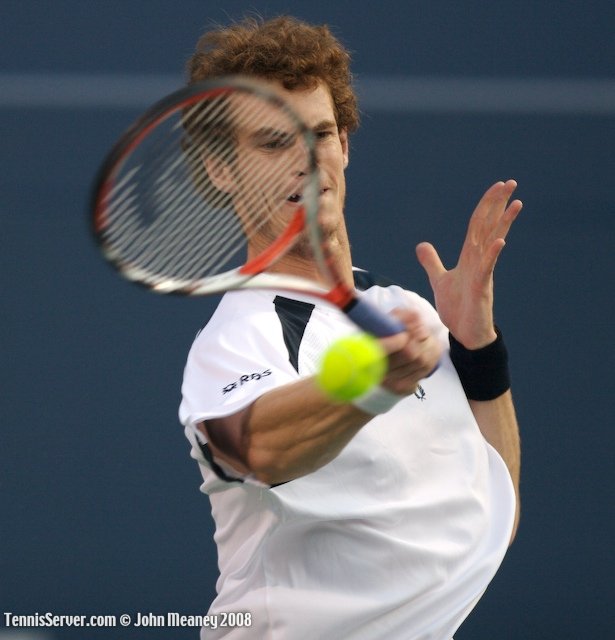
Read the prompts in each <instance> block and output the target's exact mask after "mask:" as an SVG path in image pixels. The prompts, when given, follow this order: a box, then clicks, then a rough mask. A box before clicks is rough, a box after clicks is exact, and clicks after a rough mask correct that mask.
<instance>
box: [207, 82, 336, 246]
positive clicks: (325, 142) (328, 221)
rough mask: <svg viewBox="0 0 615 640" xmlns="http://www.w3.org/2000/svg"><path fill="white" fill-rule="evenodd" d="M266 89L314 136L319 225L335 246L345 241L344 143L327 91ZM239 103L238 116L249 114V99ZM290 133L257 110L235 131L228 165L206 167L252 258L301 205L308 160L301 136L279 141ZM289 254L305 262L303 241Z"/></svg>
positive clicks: (273, 113)
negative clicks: (301, 256) (233, 213)
mask: <svg viewBox="0 0 615 640" xmlns="http://www.w3.org/2000/svg"><path fill="white" fill-rule="evenodd" d="M270 87H271V88H272V89H274V90H275V91H276V92H278V93H280V94H281V96H282V97H283V99H284V100H285V101H286V102H287V103H288V104H289V105H290V107H291V108H292V109H293V110H294V111H295V112H296V113H297V114H298V115H299V116H300V118H301V119H302V120H303V122H304V123H305V124H306V125H307V126H308V128H309V129H311V130H312V131H313V132H314V135H315V138H316V159H317V166H318V172H319V181H320V192H319V196H318V200H319V202H318V204H319V214H318V216H319V217H318V220H319V223H320V226H321V229H322V232H323V235H324V236H325V237H326V238H327V239H328V240H330V241H332V242H335V240H336V237H338V236H339V239H340V241H344V240H345V233H346V230H345V225H344V219H343V210H344V200H345V195H346V182H345V176H344V170H345V168H346V166H347V164H348V138H347V135H346V132H345V131H339V130H338V128H337V125H336V123H335V115H334V109H333V102H332V99H331V95H330V93H329V90H328V89H327V88H326V86H325V85H323V84H319V85H318V86H317V87H316V88H315V89H308V90H299V91H288V90H286V89H283V88H282V87H281V86H280V85H278V84H277V83H276V84H273V83H271V84H270ZM240 100H241V101H242V102H241V104H237V109H238V111H237V114H239V110H240V109H246V111H250V108H251V105H250V104H249V101H250V98H246V97H245V96H242V97H241V98H240ZM246 101H247V102H246ZM237 120H239V115H238V116H237ZM291 130H292V126H291V124H290V123H285V122H284V121H283V120H282V119H281V115H280V112H279V111H277V110H276V109H273V108H271V109H267V108H266V109H262V107H260V110H259V112H258V117H257V118H256V119H255V120H254V121H251V122H249V123H247V124H245V125H242V126H240V127H238V128H237V133H236V136H237V139H236V156H235V158H234V160H233V162H232V163H224V164H222V165H218V166H217V167H213V166H209V167H208V172H209V173H210V175H212V174H213V176H214V182H216V183H217V185H218V187H220V188H222V189H223V190H224V191H225V192H227V193H229V194H230V195H231V196H232V198H233V203H234V207H235V210H236V211H237V214H238V215H239V217H240V219H241V220H242V224H243V227H244V230H245V231H246V234H247V235H248V237H249V238H250V242H249V245H250V250H251V252H252V253H253V254H259V253H260V252H261V251H262V250H263V249H264V248H266V247H267V246H268V245H269V244H271V242H272V241H273V240H275V239H276V238H277V237H279V235H280V233H281V232H282V231H283V230H284V229H285V228H286V225H287V224H288V222H289V221H290V220H291V219H292V216H293V214H294V213H295V212H296V209H297V207H298V206H300V205H299V203H298V202H297V199H298V198H297V196H299V195H300V194H301V191H302V175H304V174H303V171H304V169H305V166H306V157H307V156H306V151H305V148H304V146H303V145H302V144H301V139H300V137H297V138H296V139H295V138H292V137H290V138H288V137H286V138H285V137H284V135H283V132H284V131H291ZM255 212H256V213H255ZM293 252H295V253H299V254H305V257H306V258H307V257H308V253H309V243H308V242H307V240H306V241H305V242H303V243H302V242H299V243H298V244H297V245H296V246H295V247H294V249H293Z"/></svg>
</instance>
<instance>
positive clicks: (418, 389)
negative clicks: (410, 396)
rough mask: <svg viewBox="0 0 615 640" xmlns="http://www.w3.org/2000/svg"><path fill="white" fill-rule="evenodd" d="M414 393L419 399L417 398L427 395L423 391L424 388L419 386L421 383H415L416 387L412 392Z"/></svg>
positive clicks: (423, 398) (422, 398)
mask: <svg viewBox="0 0 615 640" xmlns="http://www.w3.org/2000/svg"><path fill="white" fill-rule="evenodd" d="M414 395H415V396H416V397H417V398H418V399H419V400H425V398H426V397H427V394H426V393H425V389H423V387H421V385H420V384H419V385H417V387H416V391H415V392H414Z"/></svg>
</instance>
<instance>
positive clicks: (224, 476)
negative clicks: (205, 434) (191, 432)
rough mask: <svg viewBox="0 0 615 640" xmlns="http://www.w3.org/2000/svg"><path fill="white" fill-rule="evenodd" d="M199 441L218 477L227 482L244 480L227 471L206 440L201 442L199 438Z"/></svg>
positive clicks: (202, 451) (206, 458) (200, 447)
mask: <svg viewBox="0 0 615 640" xmlns="http://www.w3.org/2000/svg"><path fill="white" fill-rule="evenodd" d="M197 442H198V445H199V449H200V450H201V453H202V454H203V457H204V458H205V460H207V462H208V463H209V466H210V467H211V469H212V471H213V472H214V473H215V474H216V475H217V476H218V478H220V479H221V480H224V481H225V482H243V479H242V478H233V477H232V476H229V475H228V473H226V471H225V470H224V469H223V468H222V467H221V466H220V465H219V464H218V463H217V462H216V461H215V460H214V455H213V453H212V452H211V449H210V448H209V445H208V444H207V443H206V442H205V443H203V442H200V441H199V440H198V439H197Z"/></svg>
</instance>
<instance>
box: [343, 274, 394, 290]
mask: <svg viewBox="0 0 615 640" xmlns="http://www.w3.org/2000/svg"><path fill="white" fill-rule="evenodd" d="M352 277H353V278H354V286H355V289H358V290H359V291H367V290H368V289H369V288H370V287H375V286H377V287H392V286H399V285H398V284H397V282H393V280H389V279H388V278H385V277H384V276H380V275H378V274H375V273H371V272H370V271H361V270H360V269H354V270H353V271H352Z"/></svg>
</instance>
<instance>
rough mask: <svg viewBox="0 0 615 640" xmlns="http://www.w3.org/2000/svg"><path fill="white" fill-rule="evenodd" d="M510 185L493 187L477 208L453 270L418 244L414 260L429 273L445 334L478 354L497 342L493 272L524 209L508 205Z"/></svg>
mask: <svg viewBox="0 0 615 640" xmlns="http://www.w3.org/2000/svg"><path fill="white" fill-rule="evenodd" d="M516 188H517V183H516V182H515V181H514V180H508V181H507V182H496V184H494V185H493V186H491V187H490V188H489V189H488V190H487V191H486V192H485V195H484V196H483V197H482V198H481V200H480V202H479V203H478V205H477V207H476V209H475V210H474V213H473V214H472V217H471V218H470V223H469V225H468V232H467V234H466V238H465V241H464V243H463V247H462V249H461V253H460V255H459V261H458V262H457V266H456V267H455V268H453V269H451V270H448V271H447V269H446V268H445V267H444V265H443V264H442V261H441V260H440V256H439V255H438V252H437V251H436V250H435V248H434V247H433V245H431V244H430V243H428V242H422V243H421V244H419V245H418V246H417V247H416V255H417V258H418V260H419V262H420V264H421V266H422V267H423V269H425V271H426V273H427V277H428V278H429V283H430V284H431V288H432V289H433V292H434V297H435V303H436V309H437V311H438V314H439V315H440V319H441V320H442V322H443V323H444V324H445V325H446V326H447V327H448V330H449V331H450V332H451V333H452V334H453V336H455V338H456V339H457V340H458V341H459V342H460V343H461V344H462V345H463V346H464V347H466V349H480V348H481V347H484V346H486V345H488V344H489V343H491V342H493V341H494V340H495V339H496V333H495V329H494V324H493V271H494V269H495V264H496V262H497V259H498V256H499V255H500V252H501V251H502V249H503V248H504V245H505V244H506V242H505V238H506V235H507V234H508V231H509V229H510V227H511V225H512V223H513V222H514V221H515V219H516V217H517V215H518V214H519V212H520V211H521V207H522V206H523V205H522V203H521V201H520V200H513V201H512V202H511V203H510V204H508V201H509V200H510V197H511V196H512V193H513V191H514V190H515V189H516Z"/></svg>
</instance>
